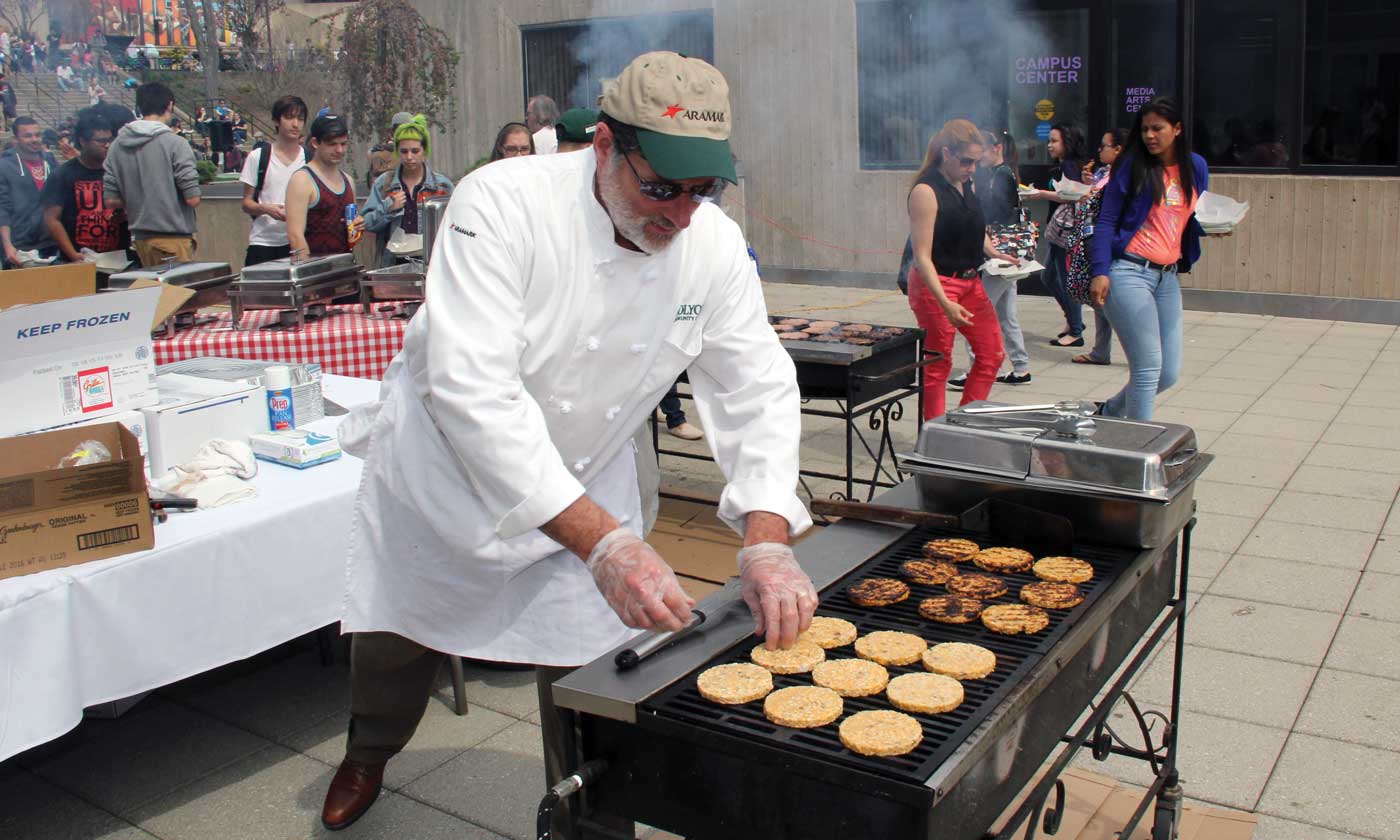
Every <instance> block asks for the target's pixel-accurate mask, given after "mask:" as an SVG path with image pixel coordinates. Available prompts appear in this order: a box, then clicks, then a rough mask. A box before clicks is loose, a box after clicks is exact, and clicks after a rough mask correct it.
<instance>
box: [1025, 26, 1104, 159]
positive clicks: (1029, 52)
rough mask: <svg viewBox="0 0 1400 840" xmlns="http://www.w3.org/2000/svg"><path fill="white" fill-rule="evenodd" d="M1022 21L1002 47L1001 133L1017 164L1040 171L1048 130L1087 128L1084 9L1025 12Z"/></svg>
mask: <svg viewBox="0 0 1400 840" xmlns="http://www.w3.org/2000/svg"><path fill="white" fill-rule="evenodd" d="M1023 22H1024V23H1025V25H1024V26H1018V27H1015V28H1014V29H1012V30H1011V32H1010V38H1009V43H1008V45H1007V46H1008V63H1009V66H1008V68H1007V73H1008V77H1007V82H1008V84H1007V94H1008V98H1009V100H1010V102H1009V106H1010V108H1009V113H1010V118H1009V120H1008V122H1009V123H1010V124H1009V125H1008V126H1007V128H1008V129H1009V130H1010V131H1011V135H1012V136H1013V137H1014V138H1015V139H1016V149H1017V152H1019V153H1020V161H1021V163H1022V165H1030V166H1039V167H1043V166H1046V165H1047V164H1048V163H1049V162H1050V161H1049V155H1048V153H1047V152H1046V150H1045V141H1046V140H1047V139H1049V136H1050V129H1051V127H1052V126H1055V125H1058V124H1060V123H1069V124H1071V125H1076V126H1078V127H1079V130H1080V131H1081V132H1083V131H1087V130H1088V128H1089V127H1088V126H1087V125H1085V123H1086V121H1087V119H1088V114H1089V52H1090V44H1089V10H1088V9H1068V10H1061V11H1046V12H1027V13H1026V14H1025V16H1024V20H1023ZM1042 186H1043V185H1042Z"/></svg>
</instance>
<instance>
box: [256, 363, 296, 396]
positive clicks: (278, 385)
mask: <svg viewBox="0 0 1400 840" xmlns="http://www.w3.org/2000/svg"><path fill="white" fill-rule="evenodd" d="M263 387H264V388H266V389H267V390H269V391H284V390H286V389H288V388H290V387H292V371H291V369H290V368H288V367H287V366H286V365H268V366H267V368H265V369H264V370H263Z"/></svg>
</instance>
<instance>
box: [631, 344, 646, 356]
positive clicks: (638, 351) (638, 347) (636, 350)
mask: <svg viewBox="0 0 1400 840" xmlns="http://www.w3.org/2000/svg"><path fill="white" fill-rule="evenodd" d="M628 349H629V350H631V351H632V353H633V355H636V356H640V355H642V353H644V352H646V349H647V346H646V345H645V344H633V345H632V346H631V347H629V348H628Z"/></svg>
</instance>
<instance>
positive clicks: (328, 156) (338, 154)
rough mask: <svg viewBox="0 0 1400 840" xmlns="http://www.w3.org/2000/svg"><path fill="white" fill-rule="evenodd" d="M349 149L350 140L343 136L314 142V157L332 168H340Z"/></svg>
mask: <svg viewBox="0 0 1400 840" xmlns="http://www.w3.org/2000/svg"><path fill="white" fill-rule="evenodd" d="M349 148H350V138H349V137H346V136H345V135H341V136H339V137H331V138H329V139H326V140H318V141H316V157H318V158H320V159H321V160H322V161H323V162H325V163H328V164H330V165H332V166H340V164H341V163H342V162H343V161H344V160H345V152H346V151H347V150H348V149H349Z"/></svg>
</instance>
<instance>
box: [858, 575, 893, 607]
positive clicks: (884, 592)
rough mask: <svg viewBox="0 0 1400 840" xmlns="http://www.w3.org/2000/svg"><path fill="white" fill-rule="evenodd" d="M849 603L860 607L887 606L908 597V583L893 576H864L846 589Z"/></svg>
mask: <svg viewBox="0 0 1400 840" xmlns="http://www.w3.org/2000/svg"><path fill="white" fill-rule="evenodd" d="M846 594H847V596H848V597H850V599H851V603H853V604H855V605H856V606H860V607H888V606H889V605H890V604H898V603H899V602H900V601H903V600H904V599H905V598H908V597H909V585H908V584H907V583H905V582H904V581H902V580H895V579H894V578H866V579H865V580H863V581H861V582H860V583H857V584H855V585H854V586H852V587H851V588H850V589H848V590H846Z"/></svg>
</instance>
